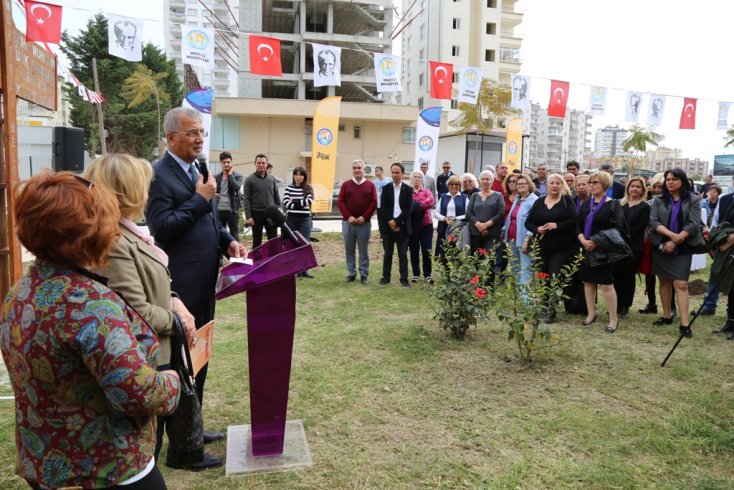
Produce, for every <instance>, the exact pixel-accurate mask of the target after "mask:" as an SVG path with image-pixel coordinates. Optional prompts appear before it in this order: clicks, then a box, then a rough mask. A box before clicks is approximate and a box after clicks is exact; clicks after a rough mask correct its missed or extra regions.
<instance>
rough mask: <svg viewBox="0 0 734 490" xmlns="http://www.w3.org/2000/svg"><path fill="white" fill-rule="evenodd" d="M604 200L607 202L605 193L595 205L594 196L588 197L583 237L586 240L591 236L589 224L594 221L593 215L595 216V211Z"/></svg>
mask: <svg viewBox="0 0 734 490" xmlns="http://www.w3.org/2000/svg"><path fill="white" fill-rule="evenodd" d="M605 202H607V195H606V194H604V196H602V198H601V200H600V201H599V202H598V203H597V204H596V206H594V196H591V197H589V215H588V216H586V221H585V222H584V238H586V239H587V240H588V239H589V238H590V237H591V225H592V223H593V222H594V216H596V213H597V211H599V210H600V209H601V207H602V206H603V205H604V203H605Z"/></svg>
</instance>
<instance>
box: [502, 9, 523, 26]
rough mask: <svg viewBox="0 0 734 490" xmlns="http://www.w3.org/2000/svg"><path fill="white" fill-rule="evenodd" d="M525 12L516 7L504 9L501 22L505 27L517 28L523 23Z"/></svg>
mask: <svg viewBox="0 0 734 490" xmlns="http://www.w3.org/2000/svg"><path fill="white" fill-rule="evenodd" d="M522 16H523V11H522V10H520V9H516V8H514V7H502V17H501V22H502V25H503V26H507V27H515V26H516V25H519V24H520V23H521V22H522Z"/></svg>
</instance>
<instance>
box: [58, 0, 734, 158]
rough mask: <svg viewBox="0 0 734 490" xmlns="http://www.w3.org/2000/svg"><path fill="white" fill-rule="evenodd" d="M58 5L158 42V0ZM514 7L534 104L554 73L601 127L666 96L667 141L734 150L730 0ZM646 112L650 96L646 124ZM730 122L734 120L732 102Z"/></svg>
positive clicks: (709, 154)
mask: <svg viewBox="0 0 734 490" xmlns="http://www.w3.org/2000/svg"><path fill="white" fill-rule="evenodd" d="M230 1H235V0H230ZM472 1H479V0H472ZM52 2H54V0H52ZM54 3H59V4H61V5H63V6H64V7H65V8H64V20H63V26H64V28H65V29H68V31H69V33H70V34H72V35H74V34H75V33H76V32H78V31H79V30H80V29H82V28H83V27H84V26H85V25H86V22H87V20H88V19H89V18H90V17H91V16H92V15H94V13H96V12H103V13H108V12H109V13H114V14H119V15H127V16H130V17H138V18H140V17H142V18H144V19H145V20H146V21H145V25H144V38H145V40H147V41H150V42H153V43H154V44H157V45H159V46H162V45H163V23H162V18H163V2H162V1H161V0H124V1H119V0H96V1H95V2H94V3H92V2H90V1H88V0H55V2H54ZM91 5H93V6H94V7H91ZM678 5H680V6H678ZM517 8H518V9H519V10H522V11H524V13H525V16H524V18H523V22H522V24H521V25H520V26H518V27H517V28H516V34H522V36H523V38H524V40H523V47H522V50H521V55H522V61H523V64H522V71H521V73H522V74H523V75H529V76H531V77H533V81H532V84H531V98H532V99H533V101H534V102H538V103H540V104H541V105H543V106H546V105H547V104H548V98H549V87H550V81H549V80H550V79H558V80H563V81H567V82H571V88H570V91H571V92H570V97H569V107H571V108H574V109H582V110H587V109H588V99H589V85H601V86H606V87H609V89H610V90H609V93H608V100H607V114H606V115H605V116H595V117H594V119H593V120H592V121H593V129H597V128H599V127H603V126H606V125H608V124H611V125H615V124H617V125H619V126H622V127H628V126H630V124H629V123H625V122H624V107H625V105H624V104H625V96H626V93H627V91H628V90H635V91H640V92H650V93H659V94H665V95H668V96H669V97H668V98H667V102H666V107H665V112H664V116H663V125H662V126H661V127H659V128H657V129H656V131H657V132H659V133H661V134H663V135H664V136H665V141H664V142H663V144H664V145H665V146H669V147H677V148H681V149H683V152H684V156H689V157H700V158H703V159H706V160H709V161H713V155H715V154H719V153H733V152H734V149H732V148H730V149H728V150H726V151H725V150H724V149H723V141H724V140H723V135H724V132H723V131H716V129H715V128H716V113H717V111H718V101H720V100H721V101H731V102H734V63H732V61H731V43H730V41H729V39H730V36H726V35H725V33H727V32H729V29H731V22H732V19H734V2H731V1H729V0H698V1H697V2H695V3H690V2H671V1H670V0H644V1H642V0H617V1H614V2H607V1H601V0H555V1H549V0H520V2H518V4H517ZM75 31H76V32H75ZM614 89H616V90H614ZM682 97H695V98H698V99H699V102H698V110H697V118H696V128H697V129H695V130H693V131H690V130H679V129H677V128H678V122H679V119H680V111H681V108H682V105H683V99H682ZM646 111H647V97H645V101H644V102H643V106H642V109H641V111H640V112H641V116H640V122H642V123H644V122H645V119H646V113H647V112H646ZM729 122H730V127H731V126H732V125H734V107H733V108H732V110H731V113H730V116H729ZM592 141H593V134H592ZM592 149H593V148H592Z"/></svg>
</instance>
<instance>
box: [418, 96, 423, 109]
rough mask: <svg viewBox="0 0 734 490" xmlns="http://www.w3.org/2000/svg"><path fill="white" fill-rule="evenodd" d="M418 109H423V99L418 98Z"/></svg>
mask: <svg viewBox="0 0 734 490" xmlns="http://www.w3.org/2000/svg"><path fill="white" fill-rule="evenodd" d="M418 109H423V97H418Z"/></svg>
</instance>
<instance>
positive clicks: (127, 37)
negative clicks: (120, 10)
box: [106, 14, 143, 61]
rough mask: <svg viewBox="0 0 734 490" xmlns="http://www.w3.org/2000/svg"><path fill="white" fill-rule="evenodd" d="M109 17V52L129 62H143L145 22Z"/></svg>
mask: <svg viewBox="0 0 734 490" xmlns="http://www.w3.org/2000/svg"><path fill="white" fill-rule="evenodd" d="M106 15H107V42H108V45H109V52H110V54H111V55H112V56H117V57H118V58H122V59H124V60H127V61H141V60H142V59H143V48H142V43H141V41H140V40H141V39H142V37H143V21H142V20H141V19H133V18H132V17H122V16H120V15H114V14H106Z"/></svg>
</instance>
